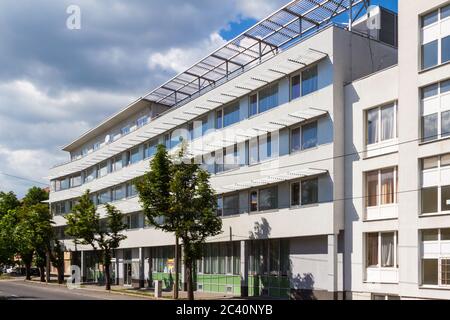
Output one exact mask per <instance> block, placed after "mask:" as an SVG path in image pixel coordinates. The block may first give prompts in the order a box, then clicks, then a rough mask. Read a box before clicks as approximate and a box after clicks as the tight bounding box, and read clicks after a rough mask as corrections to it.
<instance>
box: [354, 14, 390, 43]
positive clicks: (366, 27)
mask: <svg viewBox="0 0 450 320" xmlns="http://www.w3.org/2000/svg"><path fill="white" fill-rule="evenodd" d="M352 30H353V31H356V32H359V33H362V34H365V35H368V36H370V37H371V38H372V39H376V40H379V41H381V42H384V43H387V44H389V45H391V46H394V47H397V45H398V16H397V14H396V13H395V12H393V11H390V10H388V9H386V8H383V7H380V6H370V7H369V8H368V10H367V13H366V14H365V15H364V16H362V17H361V18H359V19H357V20H356V21H355V22H353V24H352Z"/></svg>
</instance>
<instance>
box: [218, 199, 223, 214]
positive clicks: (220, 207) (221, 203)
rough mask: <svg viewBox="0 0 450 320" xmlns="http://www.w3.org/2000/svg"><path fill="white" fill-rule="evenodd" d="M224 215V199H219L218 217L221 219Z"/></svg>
mask: <svg viewBox="0 0 450 320" xmlns="http://www.w3.org/2000/svg"><path fill="white" fill-rule="evenodd" d="M222 215H223V197H221V196H218V197H217V216H218V217H221V216H222Z"/></svg>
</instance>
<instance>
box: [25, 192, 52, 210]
mask: <svg viewBox="0 0 450 320" xmlns="http://www.w3.org/2000/svg"><path fill="white" fill-rule="evenodd" d="M48 196H49V194H48V192H47V191H46V190H44V189H42V188H38V187H32V188H30V189H29V190H28V192H27V194H26V195H25V197H24V198H23V200H22V202H23V204H24V205H25V206H33V205H36V204H40V203H42V201H45V200H48Z"/></svg>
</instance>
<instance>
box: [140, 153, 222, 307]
mask: <svg viewBox="0 0 450 320" xmlns="http://www.w3.org/2000/svg"><path fill="white" fill-rule="evenodd" d="M184 150H185V145H184V144H183V145H182V147H181V149H180V152H179V154H178V157H177V158H176V159H174V160H172V161H171V160H170V159H169V157H168V154H167V151H166V150H165V147H164V146H158V150H157V153H156V155H155V157H154V159H153V160H152V162H151V164H150V171H149V172H147V173H146V174H145V175H144V177H143V178H142V179H140V180H138V181H137V182H136V188H137V190H138V193H139V199H140V203H141V205H142V207H143V210H144V213H145V215H146V217H147V219H148V221H149V223H150V224H151V225H152V226H154V227H155V228H156V229H160V230H162V231H164V232H172V233H174V234H175V237H176V238H180V239H181V240H182V242H183V247H184V265H185V271H186V282H187V291H188V299H189V300H193V299H194V290H193V266H194V262H195V260H197V259H199V258H201V256H202V248H203V245H204V243H205V241H206V239H207V238H208V237H211V236H215V235H218V234H220V233H221V229H222V220H221V219H220V218H219V217H217V214H216V209H217V198H216V195H215V192H214V191H213V189H212V188H211V186H210V184H209V178H210V175H209V173H208V172H206V171H205V170H203V169H201V168H200V166H199V165H198V164H195V163H193V162H192V161H190V160H189V159H186V158H185V157H184V154H185V152H184ZM161 179H164V180H161ZM164 181H168V182H169V183H168V187H167V184H166V183H165V182H164ZM167 195H168V197H167ZM176 264H177V263H176Z"/></svg>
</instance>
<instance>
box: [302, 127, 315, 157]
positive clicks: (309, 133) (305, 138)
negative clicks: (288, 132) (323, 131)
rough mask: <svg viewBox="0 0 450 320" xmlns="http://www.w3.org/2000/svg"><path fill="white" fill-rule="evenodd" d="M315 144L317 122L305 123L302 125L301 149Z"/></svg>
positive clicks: (312, 146)
mask: <svg viewBox="0 0 450 320" xmlns="http://www.w3.org/2000/svg"><path fill="white" fill-rule="evenodd" d="M316 146H317V122H312V123H309V124H305V125H304V126H303V127H302V150H306V149H310V148H314V147H316Z"/></svg>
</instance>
